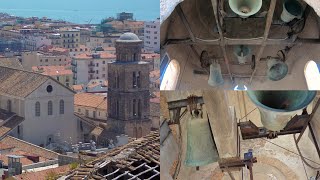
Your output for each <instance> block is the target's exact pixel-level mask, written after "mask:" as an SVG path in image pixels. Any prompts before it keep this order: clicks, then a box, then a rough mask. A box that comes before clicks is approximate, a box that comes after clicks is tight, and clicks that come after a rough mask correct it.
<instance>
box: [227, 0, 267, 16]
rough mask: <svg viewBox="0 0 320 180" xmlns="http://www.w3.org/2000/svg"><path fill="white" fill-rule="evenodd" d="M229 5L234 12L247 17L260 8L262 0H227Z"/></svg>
mask: <svg viewBox="0 0 320 180" xmlns="http://www.w3.org/2000/svg"><path fill="white" fill-rule="evenodd" d="M229 6H230V8H231V10H232V11H233V12H234V13H236V14H238V15H239V16H240V17H242V18H247V17H249V16H251V15H254V14H256V13H257V12H258V11H259V10H260V8H261V6H262V0H229Z"/></svg>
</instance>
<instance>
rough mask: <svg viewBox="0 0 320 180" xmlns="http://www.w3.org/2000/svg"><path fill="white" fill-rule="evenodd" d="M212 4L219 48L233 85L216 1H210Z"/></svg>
mask: <svg viewBox="0 0 320 180" xmlns="http://www.w3.org/2000/svg"><path fill="white" fill-rule="evenodd" d="M211 3H212V8H213V13H214V17H215V20H216V25H217V28H218V31H219V36H220V47H221V50H222V54H223V57H224V60H225V64H226V65H227V69H228V74H229V76H230V79H231V82H232V83H233V77H232V74H231V69H230V65H229V59H228V55H227V50H226V44H225V41H224V37H223V32H222V28H221V25H220V22H219V17H218V0H211Z"/></svg>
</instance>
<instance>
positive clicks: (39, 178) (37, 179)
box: [15, 165, 70, 180]
mask: <svg viewBox="0 0 320 180" xmlns="http://www.w3.org/2000/svg"><path fill="white" fill-rule="evenodd" d="M68 171H70V166H69V165H65V166H59V167H57V168H52V169H46V170H43V171H37V172H28V173H23V174H20V175H18V176H15V179H16V180H43V179H46V178H47V177H48V176H49V175H50V174H52V173H53V174H58V175H59V174H64V173H66V172H68Z"/></svg>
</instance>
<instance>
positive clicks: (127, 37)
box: [117, 32, 141, 42]
mask: <svg viewBox="0 0 320 180" xmlns="http://www.w3.org/2000/svg"><path fill="white" fill-rule="evenodd" d="M140 41H141V40H140V39H139V37H138V36H137V35H136V34H134V33H131V32H128V33H124V34H122V35H121V36H120V38H119V39H118V40H117V42H140Z"/></svg>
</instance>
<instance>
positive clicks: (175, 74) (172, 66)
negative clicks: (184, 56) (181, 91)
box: [160, 59, 180, 90]
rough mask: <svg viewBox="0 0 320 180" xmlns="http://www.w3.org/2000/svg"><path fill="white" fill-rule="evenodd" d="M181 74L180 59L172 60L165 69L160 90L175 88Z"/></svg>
mask: <svg viewBox="0 0 320 180" xmlns="http://www.w3.org/2000/svg"><path fill="white" fill-rule="evenodd" d="M179 74H180V66H179V63H178V61H176V60H174V59H173V60H171V61H170V63H169V65H168V67H167V69H166V70H165V73H164V76H163V79H162V82H161V86H160V90H175V88H176V86H177V82H178V78H179Z"/></svg>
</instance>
